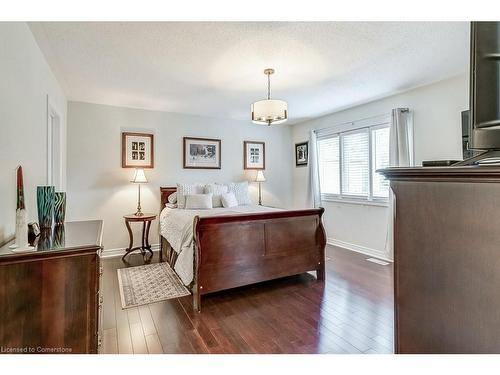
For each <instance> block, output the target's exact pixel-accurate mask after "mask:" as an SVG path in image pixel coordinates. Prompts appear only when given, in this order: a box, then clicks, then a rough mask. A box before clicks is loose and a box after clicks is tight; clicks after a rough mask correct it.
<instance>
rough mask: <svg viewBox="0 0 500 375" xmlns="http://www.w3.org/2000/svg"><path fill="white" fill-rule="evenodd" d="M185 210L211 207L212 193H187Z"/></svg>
mask: <svg viewBox="0 0 500 375" xmlns="http://www.w3.org/2000/svg"><path fill="white" fill-rule="evenodd" d="M185 208H186V210H198V209H208V208H212V194H188V195H186V206H185Z"/></svg>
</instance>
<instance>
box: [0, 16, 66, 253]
mask: <svg viewBox="0 0 500 375" xmlns="http://www.w3.org/2000/svg"><path fill="white" fill-rule="evenodd" d="M0 56H1V57H0V77H1V78H0V114H1V119H0V172H1V173H0V243H2V242H3V241H4V240H5V239H7V238H9V237H11V236H12V235H13V234H14V231H15V217H16V214H15V210H16V174H15V168H16V167H17V166H18V165H19V164H20V165H22V166H23V172H24V188H25V199H26V208H27V211H28V215H29V220H36V217H37V210H36V186H37V185H44V184H46V183H47V143H46V142H47V95H48V96H49V97H50V100H51V102H52V104H53V105H54V106H55V107H57V108H56V109H57V111H58V112H59V113H60V115H61V117H62V119H61V120H62V121H61V125H62V131H63V133H64V132H65V126H66V120H65V119H66V97H65V95H64V93H63V91H62V89H61V87H60V86H59V83H58V82H57V80H56V79H55V77H54V75H53V74H52V71H51V70H50V68H49V66H48V64H47V62H46V61H45V58H44V56H43V55H42V52H41V51H40V49H39V48H38V45H37V43H36V42H35V39H34V38H33V35H32V34H31V31H30V29H29V27H28V25H27V24H26V23H21V22H1V23H0ZM63 139H65V135H64V134H63ZM62 151H63V164H64V162H65V149H64V145H63V150H62ZM63 170H65V167H64V165H63ZM64 179H65V176H64V175H63V185H64ZM37 221H38V220H37Z"/></svg>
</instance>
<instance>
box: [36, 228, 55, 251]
mask: <svg viewBox="0 0 500 375" xmlns="http://www.w3.org/2000/svg"><path fill="white" fill-rule="evenodd" d="M37 240H38V241H37V246H36V249H37V250H38V251H41V250H50V249H52V240H53V238H52V228H44V229H41V232H40V236H39V237H38V238H37Z"/></svg>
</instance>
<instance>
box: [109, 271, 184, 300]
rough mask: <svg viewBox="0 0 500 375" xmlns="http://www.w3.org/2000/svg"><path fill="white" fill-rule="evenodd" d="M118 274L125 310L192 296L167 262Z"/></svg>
mask: <svg viewBox="0 0 500 375" xmlns="http://www.w3.org/2000/svg"><path fill="white" fill-rule="evenodd" d="M117 272H118V285H119V286H120V296H121V300H122V308H123V309H127V308H129V307H135V306H141V305H147V304H148V303H154V302H159V301H164V300H167V299H171V298H179V297H183V296H187V295H190V294H191V293H190V292H189V290H188V289H187V288H186V287H185V286H184V285H183V284H182V281H181V280H180V279H179V277H178V276H177V275H176V274H175V272H174V271H173V270H172V269H171V268H170V266H169V265H168V264H167V263H166V262H163V263H152V264H146V265H144V266H138V267H128V268H120V269H118V270H117Z"/></svg>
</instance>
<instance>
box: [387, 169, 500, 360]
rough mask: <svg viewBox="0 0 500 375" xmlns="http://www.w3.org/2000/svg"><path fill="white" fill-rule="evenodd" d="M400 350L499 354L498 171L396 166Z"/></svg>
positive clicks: (393, 177) (393, 183)
mask: <svg viewBox="0 0 500 375" xmlns="http://www.w3.org/2000/svg"><path fill="white" fill-rule="evenodd" d="M383 174H384V175H385V176H386V177H387V178H388V179H390V181H391V187H392V189H393V191H394V194H395V197H396V218H395V229H394V233H395V237H394V285H395V306H396V312H395V319H396V321H395V334H396V337H395V341H396V342H395V343H396V352H397V353H500V168H499V167H488V166H481V167H477V166H476V167H444V168H390V169H386V170H384V171H383Z"/></svg>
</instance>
